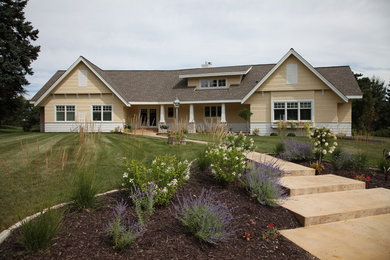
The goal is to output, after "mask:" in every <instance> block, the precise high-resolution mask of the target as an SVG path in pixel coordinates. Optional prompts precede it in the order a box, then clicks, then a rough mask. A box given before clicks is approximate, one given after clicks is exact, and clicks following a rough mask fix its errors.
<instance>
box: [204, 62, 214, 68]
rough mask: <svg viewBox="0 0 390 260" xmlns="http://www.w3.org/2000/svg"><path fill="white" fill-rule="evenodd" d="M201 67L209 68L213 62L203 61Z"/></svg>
mask: <svg viewBox="0 0 390 260" xmlns="http://www.w3.org/2000/svg"><path fill="white" fill-rule="evenodd" d="M201 66H202V68H210V67H212V66H213V64H212V63H211V61H205V62H204V64H202V65H201Z"/></svg>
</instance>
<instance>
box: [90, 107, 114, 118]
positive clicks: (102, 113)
mask: <svg viewBox="0 0 390 260" xmlns="http://www.w3.org/2000/svg"><path fill="white" fill-rule="evenodd" d="M102 119H103V120H102ZM92 120H93V121H112V106H111V105H93V106H92Z"/></svg>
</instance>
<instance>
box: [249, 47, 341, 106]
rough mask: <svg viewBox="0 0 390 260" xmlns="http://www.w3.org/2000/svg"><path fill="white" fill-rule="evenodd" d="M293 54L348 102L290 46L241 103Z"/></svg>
mask: <svg viewBox="0 0 390 260" xmlns="http://www.w3.org/2000/svg"><path fill="white" fill-rule="evenodd" d="M291 55H294V56H295V58H297V59H298V60H299V61H300V62H302V63H303V64H304V65H305V66H306V67H307V68H308V69H309V70H310V71H311V72H313V73H314V75H316V76H317V77H318V78H319V79H320V80H321V81H322V82H324V83H325V84H326V85H327V86H328V87H329V88H330V89H332V90H333V91H334V92H335V93H336V94H337V95H338V96H339V97H340V98H341V99H342V100H344V101H345V102H348V98H347V97H346V96H344V95H343V94H342V93H341V92H340V90H338V89H337V88H336V87H335V86H333V85H332V83H330V82H329V81H328V80H327V79H325V78H324V77H323V76H322V75H321V74H320V73H319V72H318V71H317V70H316V69H315V68H314V67H313V66H312V65H311V64H310V63H309V62H307V61H306V60H305V59H304V58H303V57H302V56H301V55H299V54H298V53H297V52H296V51H295V50H294V49H293V48H291V49H290V50H289V51H288V52H287V53H286V54H285V55H284V56H283V57H282V58H281V59H280V60H279V62H278V63H277V64H276V65H275V66H274V67H273V68H272V69H271V70H270V71H269V72H268V73H267V75H265V77H264V78H263V79H262V80H261V81H260V82H259V83H257V84H256V86H255V87H254V88H252V90H251V91H249V93H248V94H247V95H246V96H245V97H244V98H243V99H242V100H241V104H244V103H245V102H246V101H247V100H248V99H249V98H250V96H252V94H253V93H254V92H255V91H256V90H257V89H258V88H259V87H260V86H261V85H262V84H263V83H264V82H265V81H266V80H267V79H268V78H269V77H270V76H271V75H272V74H273V73H274V72H275V71H276V70H277V69H278V68H279V67H280V66H281V65H282V64H283V62H285V61H286V60H287V58H288V57H290V56H291Z"/></svg>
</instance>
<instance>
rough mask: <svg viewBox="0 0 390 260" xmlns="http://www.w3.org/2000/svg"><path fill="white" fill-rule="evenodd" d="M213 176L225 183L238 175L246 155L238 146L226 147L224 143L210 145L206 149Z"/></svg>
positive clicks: (242, 167)
mask: <svg viewBox="0 0 390 260" xmlns="http://www.w3.org/2000/svg"><path fill="white" fill-rule="evenodd" d="M206 158H207V159H208V160H209V162H210V168H211V172H212V174H213V175H214V178H215V179H216V180H217V181H219V182H221V183H223V184H227V183H230V182H232V181H234V180H235V179H236V178H238V177H240V176H241V174H242V173H243V172H244V170H245V167H246V156H245V154H244V152H243V150H242V148H240V147H228V146H226V145H224V144H222V145H219V146H210V147H209V149H207V150H206Z"/></svg>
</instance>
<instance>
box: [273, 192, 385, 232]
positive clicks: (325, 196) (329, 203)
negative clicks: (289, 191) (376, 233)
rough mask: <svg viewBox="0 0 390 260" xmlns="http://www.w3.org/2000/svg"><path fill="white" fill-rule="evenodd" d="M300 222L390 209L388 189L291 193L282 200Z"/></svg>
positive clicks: (370, 214) (306, 222) (327, 221)
mask: <svg viewBox="0 0 390 260" xmlns="http://www.w3.org/2000/svg"><path fill="white" fill-rule="evenodd" d="M280 205H281V206H283V207H284V208H287V209H288V210H290V211H292V212H293V213H294V214H295V215H296V217H297V219H298V220H299V222H300V223H301V224H302V225H303V226H305V227H306V226H311V225H318V224H323V223H330V222H335V221H342V220H347V219H354V218H361V217H368V216H375V215H380V214H386V213H390V190H388V189H384V188H376V189H368V190H348V191H340V192H327V193H318V194H309V195H301V196H295V197H290V198H289V199H287V200H285V201H283V202H281V204H280Z"/></svg>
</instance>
